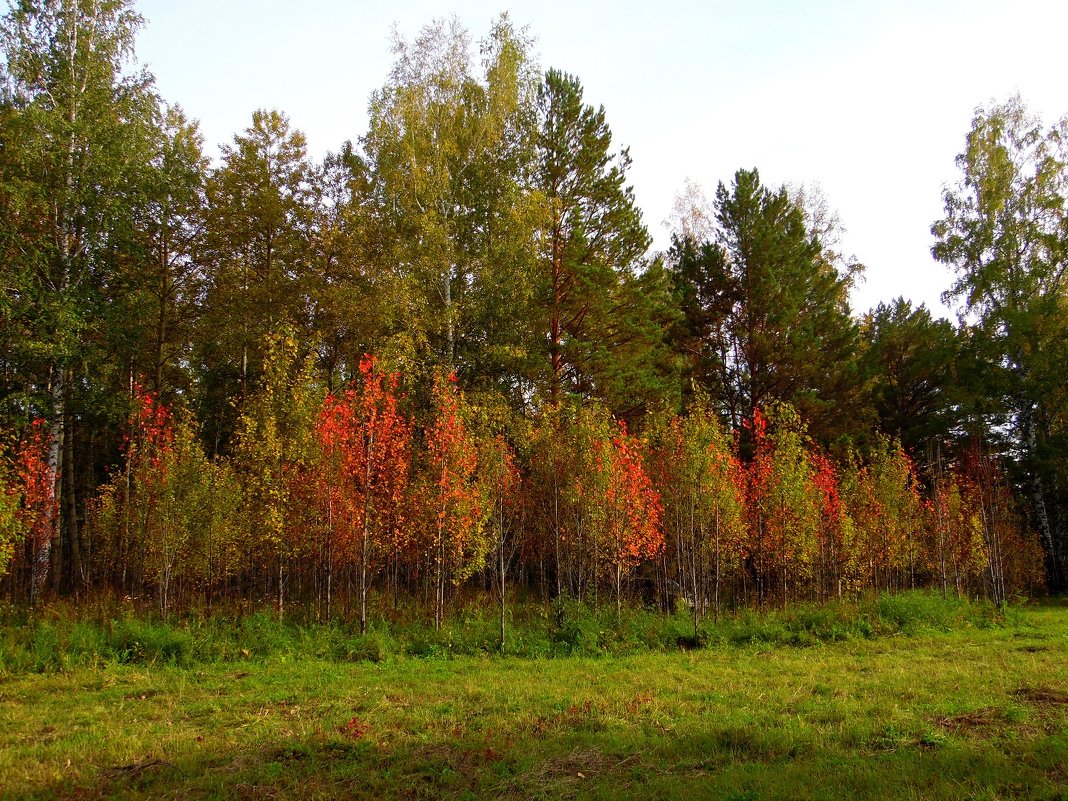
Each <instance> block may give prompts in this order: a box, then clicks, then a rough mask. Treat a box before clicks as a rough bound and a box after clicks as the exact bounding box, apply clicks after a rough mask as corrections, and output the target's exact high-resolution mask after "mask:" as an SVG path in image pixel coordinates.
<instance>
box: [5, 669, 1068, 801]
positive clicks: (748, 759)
mask: <svg viewBox="0 0 1068 801" xmlns="http://www.w3.org/2000/svg"><path fill="white" fill-rule="evenodd" d="M1032 690H1033V688H1032ZM1032 690H1028V691H1027V692H1026V693H1024V691H1023V690H1021V693H1022V694H1023V695H1026V696H1027V697H1026V699H1025V700H1027V701H1028V702H1033V703H1038V702H1040V701H1046V700H1048V699H1047V698H1046V697H1045V696H1043V697H1042V698H1039V697H1038V695H1036V692H1033V691H1032ZM1021 697H1023V696H1021ZM1054 706H1055V709H1054V710H1053V711H1052V713H1051V712H1050V710H1049V709H1048V708H1046V709H1045V713H1046V714H1057V713H1060V712H1061V711H1062V710H1061V708H1060V707H1059V706H1058V705H1056V704H1055V705H1054ZM638 717H639V718H640V721H639V725H633V726H628V727H619V726H616V725H613V723H612V721H611V720H606V719H605V718H604V717H603V716H602V715H601V712H600V711H599V708H598V707H597V705H596V704H593V705H591V704H588V703H587V704H583V705H582V706H577V707H571V708H569V709H566V710H561V711H559V712H556V713H553V714H549V715H541V716H535V717H532V718H524V719H522V720H517V721H516V723H515V725H514V726H512V727H511V728H509V729H507V730H499V731H496V732H483V731H477V730H475V729H474V728H472V729H467V728H464V727H463V726H459V725H458V726H456V727H454V728H453V729H452V730H447V729H446V730H442V729H440V728H438V727H433V728H431V729H428V730H426V731H422V732H404V731H397V730H394V731H384V732H377V731H375V728H374V725H373V724H369V723H367V722H365V721H364V720H362V719H360V718H356V717H353V718H351V719H350V720H347V721H345V720H342V721H340V722H338V723H337V725H336V726H332V727H330V728H323V729H322V730H320V731H319V732H317V733H316V734H314V735H310V736H307V737H304V738H296V739H293V740H277V741H268V742H258V743H253V744H249V745H248V746H244V747H235V748H232V749H229V750H222V749H217V748H216V749H207V748H203V747H202V745H201V744H200V743H190V744H189V746H188V747H187V748H185V749H183V750H182V752H181V753H176V754H172V755H164V756H161V757H147V756H146V758H145V759H144V760H143V761H141V762H135V763H132V764H128V765H117V766H105V767H101V768H100V769H99V770H98V773H97V775H96V776H93V777H87V778H88V779H89V780H88V781H86V782H83V783H82V784H80V785H72V784H57V785H53V786H51V787H47V788H41V791H39V792H31V793H29V794H27V795H24V796H20V797H23V798H49V797H58V798H93V797H97V798H163V797H167V798H221V799H231V798H233V799H250V798H279V799H281V798H378V799H388V798H407V799H441V798H457V799H465V798H466V799H472V798H516V799H518V798H524V799H527V798H536V799H555V798H591V799H593V798H604V799H613V798H616V799H618V798H642V799H645V798H679V799H694V798H710V799H711V798H716V799H764V798H768V799H778V798H782V799H786V798H790V799H793V798H831V799H833V798H843V799H846V798H848V799H893V798H917V797H920V798H936V799H937V798H946V799H955V798H1021V799H1022V798H1027V799H1049V801H1052V800H1053V799H1063V798H1065V797H1066V796H1065V787H1066V786H1068V769H1066V767H1065V765H1066V764H1068V763H1066V761H1065V755H1066V754H1068V727H1066V726H1065V723H1066V721H1065V720H1064V718H1063V716H1062V717H1061V718H1059V723H1057V721H1056V720H1054V723H1055V725H1053V726H1050V727H1046V728H1045V729H1044V730H1043V729H1027V728H1017V729H1014V730H1013V731H1011V732H1008V731H1000V732H997V733H994V735H996V736H994V735H992V733H991V732H990V731H989V730H988V729H987V727H986V726H985V725H984V726H976V727H972V728H974V729H979V730H981V731H980V732H979V733H978V734H977V733H976V731H973V730H971V729H970V728H969V727H968V726H964V725H960V726H958V725H956V724H957V723H959V721H955V720H948V719H947V722H946V725H945V726H944V727H942V728H941V729H939V728H938V727H937V726H935V730H934V731H933V733H931V734H926V735H918V734H917V733H914V732H913V733H910V732H900V731H896V730H893V729H892V727H887V728H886V729H883V730H878V731H868V732H866V733H865V730H864V728H863V727H862V726H861V727H854V728H853V729H850V730H849V732H847V733H844V734H842V735H841V736H828V735H827V734H826V732H824V733H822V734H821V733H819V732H818V731H816V730H813V729H808V730H802V729H798V728H796V727H790V726H788V725H784V726H782V727H776V726H772V727H764V728H761V727H757V726H745V727H730V726H717V725H716V724H715V722H714V721H709V722H708V726H707V728H705V729H704V730H701V731H698V732H690V733H687V734H677V733H674V732H673V731H671V728H670V725H664V724H663V723H661V722H660V721H657V720H656V718H655V716H645V717H642V716H641V715H640V714H639V715H638ZM984 723H985V722H984ZM5 797H7V796H5Z"/></svg>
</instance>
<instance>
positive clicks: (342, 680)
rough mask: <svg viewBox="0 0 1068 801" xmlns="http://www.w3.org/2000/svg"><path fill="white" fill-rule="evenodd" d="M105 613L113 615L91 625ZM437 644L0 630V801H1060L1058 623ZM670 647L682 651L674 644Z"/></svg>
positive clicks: (480, 621)
mask: <svg viewBox="0 0 1068 801" xmlns="http://www.w3.org/2000/svg"><path fill="white" fill-rule="evenodd" d="M112 611H114V610H112ZM527 615H528V616H527V617H526V618H523V619H516V620H515V621H514V625H513V627H512V629H511V631H510V639H509V642H508V644H507V646H506V648H505V652H504V653H503V654H501V653H499V652H498V650H497V647H496V646H495V645H493V644H492V632H493V619H492V615H489V614H487V615H481V614H480V613H478V612H477V610H476V611H472V612H468V613H464V614H458V615H456V617H455V619H453V620H451V622H450V623H449V624H448V625H447V626H446V627H444V628H443V629H442V630H441V631H440V632H434V631H433V629H431V628H429V627H425V626H424V627H420V626H418V625H417V624H415V623H414V622H413V623H410V624H407V625H403V624H394V625H392V626H391V627H390V626H386V625H385V624H379V625H378V626H377V627H373V628H372V631H371V632H370V633H369V634H368V635H366V636H364V637H360V636H356V635H353V634H351V633H349V632H348V631H347V630H346V628H345V627H343V626H340V625H335V626H324V625H317V624H306V625H300V624H297V623H288V624H279V623H276V622H274V621H272V620H270V618H269V617H267V616H265V615H254V616H251V617H248V618H245V619H244V620H243V621H241V622H235V621H234V620H229V621H221V620H218V619H208V620H200V621H197V620H186V621H183V622H180V623H167V624H164V623H161V622H159V621H152V620H150V619H148V618H145V617H143V616H136V615H130V616H128V617H125V618H122V617H120V618H117V619H110V620H103V619H98V620H94V619H92V618H91V617H81V618H76V617H73V616H69V615H64V614H62V613H57V612H53V614H52V615H51V616H49V615H47V614H45V615H41V614H39V615H37V616H34V617H33V618H28V617H26V616H25V613H24V612H18V613H16V612H13V611H10V610H9V611H8V612H7V613H6V618H5V620H4V627H3V630H2V631H3V640H2V641H0V665H2V668H0V670H2V674H0V676H2V678H0V788H2V792H0V795H2V797H3V798H13V799H14V798H19V799H22V798H27V799H28V798H42V799H43V798H164V797H166V798H337V797H346V798H364V797H366V798H428V799H429V798H456V799H465V798H545V799H549V798H621V797H623V798H653V799H655V798H687V799H689V798H717V799H763V798H813V799H816V798H827V799H834V798H843V799H845V798H873V799H874V798H880V799H885V798H902V799H905V798H925V799H928V798H939V799H941V798H944V799H967V798H981V799H997V798H1028V799H1063V798H1068V606H1066V605H1064V604H1063V603H1062V604H1060V605H1056V604H1047V605H1042V606H1034V605H1031V606H1026V607H1010V608H1009V609H1008V610H1007V611H1005V612H1004V613H998V614H995V613H994V611H993V608H992V607H990V606H989V605H985V604H972V603H968V602H963V601H950V602H943V601H942V600H941V598H940V597H937V596H932V595H927V594H920V593H916V594H905V595H899V596H883V597H881V598H878V599H872V600H870V601H868V602H865V603H861V604H830V605H826V606H821V607H815V606H812V607H806V606H798V607H793V608H790V609H788V610H785V611H777V612H769V613H764V614H757V613H753V612H749V613H743V614H739V615H737V616H727V617H725V618H724V619H722V620H721V621H720V623H718V624H716V623H714V622H708V623H706V624H705V625H704V627H703V628H702V632H701V636H700V637H699V638H698V639H696V640H694V639H692V638H687V637H686V636H685V632H686V631H687V630H688V625H689V621H688V619H687V618H686V616H685V615H684V614H681V613H680V614H679V615H677V616H669V617H664V616H661V615H656V614H654V613H651V612H644V611H642V610H638V609H633V610H629V611H628V612H625V613H624V615H623V616H622V617H619V618H617V617H616V616H615V610H614V609H613V610H611V612H600V611H594V610H589V609H587V608H584V607H577V606H575V605H570V606H557V607H550V608H548V609H543V610H542V612H540V613H537V612H535V611H533V610H531V609H529V608H527ZM691 633H692V632H691Z"/></svg>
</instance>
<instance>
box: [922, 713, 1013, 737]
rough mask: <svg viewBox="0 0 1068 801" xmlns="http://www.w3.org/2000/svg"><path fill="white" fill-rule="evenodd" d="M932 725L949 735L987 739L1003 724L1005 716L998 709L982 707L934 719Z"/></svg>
mask: <svg viewBox="0 0 1068 801" xmlns="http://www.w3.org/2000/svg"><path fill="white" fill-rule="evenodd" d="M933 722H934V725H936V726H937V727H938V728H940V729H942V730H943V731H946V732H949V733H950V734H960V735H969V736H973V737H975V736H978V737H984V736H986V737H989V736H991V735H992V734H994V733H995V730H996V729H997V728H999V727H1000V726H1001V725H1002V724H1004V722H1005V715H1004V713H1002V711H1001V710H1000V709H995V708H994V707H984V708H983V709H976V710H974V711H972V712H962V713H961V714H959V715H949V716H946V717H941V718H936V719H935V720H934V721H933Z"/></svg>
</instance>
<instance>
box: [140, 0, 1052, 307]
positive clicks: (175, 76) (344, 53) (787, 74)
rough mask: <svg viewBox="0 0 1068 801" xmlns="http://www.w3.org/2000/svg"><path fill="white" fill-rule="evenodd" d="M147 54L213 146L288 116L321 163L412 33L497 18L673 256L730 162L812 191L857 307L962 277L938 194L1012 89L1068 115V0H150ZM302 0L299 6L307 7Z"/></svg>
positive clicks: (166, 89) (934, 294) (145, 4)
mask: <svg viewBox="0 0 1068 801" xmlns="http://www.w3.org/2000/svg"><path fill="white" fill-rule="evenodd" d="M135 7H136V8H137V10H138V11H139V12H140V13H141V14H142V15H143V16H144V17H145V20H146V23H147V24H146V26H145V28H144V30H143V31H142V32H141V34H140V36H139V38H138V43H137V54H138V57H139V59H140V61H141V62H142V63H144V64H145V65H147V66H148V68H149V69H150V70H151V72H152V73H153V74H154V75H155V77H156V82H157V86H158V88H159V90H160V93H161V94H162V96H163V97H164V99H166V100H167V101H168V102H170V103H177V104H178V105H181V106H182V108H183V109H185V111H186V113H187V114H188V115H190V116H192V117H195V118H197V119H199V120H200V123H201V131H202V132H203V134H204V138H205V142H206V145H207V151H208V153H209V155H212V156H215V155H217V153H218V145H219V144H222V143H226V142H229V141H230V140H231V139H232V137H233V135H234V134H235V133H238V132H240V131H242V130H244V129H245V128H246V127H248V125H249V124H250V123H251V118H252V112H253V111H254V110H255V109H257V108H275V109H279V110H281V111H283V112H285V113H286V114H287V115H288V116H289V118H290V121H291V122H292V124H293V125H294V126H295V127H297V128H299V129H300V130H301V131H303V132H304V133H305V135H306V136H307V139H308V144H309V151H310V153H311V155H312V156H314V157H316V158H318V157H321V156H322V155H323V154H325V153H326V152H327V151H330V150H337V149H338V147H339V146H340V145H341V144H342V143H343V142H345V141H346V140H354V141H356V140H358V139H359V137H360V136H361V135H363V134H364V133H365V131H366V128H367V103H368V100H369V98H370V95H371V92H372V91H374V90H375V89H377V88H379V87H380V86H381V85H382V84H383V83H384V82H385V79H386V77H387V75H388V72H389V69H390V65H391V64H392V54H391V51H390V42H391V35H392V31H393V30H394V28H396V30H397V31H398V33H399V34H400V35H401V36H403V37H404V38H406V39H412V38H414V37H415V36H416V35H417V34H418V32H419V30H420V28H422V27H423V26H424V25H426V24H427V23H428V22H430V21H431V20H432V19H434V18H435V17H452V16H455V17H457V18H458V19H459V20H460V21H461V22H462V23H463V24H464V26H465V27H466V28H467V29H468V30H469V31H470V33H471V35H472V37H473V38H474V39H475V40H476V41H477V40H478V39H479V38H481V37H482V36H484V35H485V34H486V33H487V32H488V31H489V28H490V24H491V22H492V21H493V20H494V19H495V18H496V17H497V16H499V14H500V13H501V12H502V11H507V12H508V14H509V16H510V17H511V20H512V22H513V23H514V24H516V25H517V26H528V32H529V34H530V35H531V36H533V37H534V39H535V47H534V50H535V55H536V57H537V60H538V62H539V64H540V65H541V67H542V68H547V67H556V68H559V69H562V70H565V71H567V72H570V73H573V74H575V75H576V76H578V78H579V79H580V80H581V82H582V84H583V87H584V90H585V99H586V101H587V102H588V103H591V104H593V105H603V106H604V107H605V112H606V118H607V121H608V124H609V126H610V127H611V129H612V132H613V137H614V143H615V145H616V146H617V147H618V146H626V147H629V148H630V154H631V157H632V159H633V166H632V168H631V171H630V173H629V179H630V183H631V184H632V185H633V187H634V193H635V197H636V199H637V202H638V205H639V207H640V208H641V209H642V211H643V214H644V218H645V221H646V224H647V225H648V227H649V230H650V233H651V234H652V235H653V238H654V247H655V248H665V247H666V246H667V244H668V242H669V237H670V230H669V228H668V226H667V224H666V221H667V219H668V217H669V215H670V213H671V209H672V206H673V202H674V198H675V196H676V195H677V194H678V193H679V192H681V191H682V190H683V188H684V186H685V184H686V181H687V180H689V181H692V182H694V183H696V184H698V185H699V186H701V187H702V188H703V189H704V191H705V193H706V194H707V195H708V196H710V197H711V196H712V195H713V194H714V192H715V188H716V186H717V184H718V183H719V182H720V181H723V182H724V183H727V184H729V183H730V181H731V178H732V176H733V175H734V173H735V171H737V170H738V169H740V168H751V167H756V168H757V169H759V170H760V174H761V178H762V179H763V181H764V183H765V184H768V185H771V186H778V185H780V184H782V183H786V182H789V183H792V184H804V185H807V186H811V185H818V186H819V188H820V190H821V191H822V194H823V195H824V196H825V198H826V200H827V202H828V204H829V205H830V207H831V208H832V209H834V210H836V211H837V213H838V215H839V216H840V218H841V222H842V224H843V226H844V228H845V234H844V237H843V243H842V249H843V250H845V251H846V252H847V253H848V254H853V255H855V256H856V257H857V258H858V259H859V260H860V261H861V262H862V263H863V264H865V265H866V266H867V270H866V272H865V277H864V280H863V281H862V282H861V283H860V284H859V285H858V286H857V287H856V288H855V289H854V291H853V294H852V298H851V299H852V302H853V306H854V309H855V310H856V311H858V312H861V313H863V312H865V311H867V310H868V309H869V308H871V307H873V306H874V305H876V304H877V303H879V302H883V301H889V300H891V299H893V298H896V297H897V296H899V295H902V296H904V297H906V298H908V299H910V300H912V301H913V302H914V303H916V304H919V303H926V304H927V306H928V308H930V309H931V310H932V312H934V313H935V314H941V315H949V314H950V312H951V311H952V309H951V308H950V307H946V306H944V305H943V304H942V302H941V293H942V292H943V291H944V290H945V289H946V288H947V287H948V286H949V284H950V282H951V280H952V273H951V271H950V269H949V268H947V267H946V266H944V265H941V264H939V263H937V262H935V261H934V260H933V259H932V258H931V255H930V248H931V244H932V242H933V239H932V237H931V234H930V227H931V224H932V223H933V222H934V221H935V220H937V219H939V218H940V217H941V215H942V193H943V189H944V187H945V186H946V185H947V184H952V183H954V182H955V181H957V180H958V178H959V173H958V171H957V169H956V166H955V164H954V158H955V156H956V154H957V153H959V152H960V151H961V149H962V148H963V145H964V138H965V136H966V134H967V132H968V130H969V128H970V126H971V120H972V118H973V116H974V113H975V109H976V107H978V106H990V105H991V104H994V103H1001V102H1004V101H1005V100H1006V99H1008V98H1009V97H1010V96H1011V95H1013V94H1015V93H1019V94H1020V95H1021V96H1022V98H1023V100H1024V102H1025V103H1026V104H1027V105H1028V107H1029V108H1030V109H1031V111H1032V112H1034V113H1036V114H1038V115H1039V116H1040V117H1041V118H1042V119H1043V120H1044V121H1045V122H1046V123H1052V122H1053V121H1054V119H1056V118H1058V117H1060V116H1062V115H1064V114H1066V113H1068V93H1066V86H1068V84H1066V83H1065V74H1066V73H1065V65H1064V44H1063V32H1064V31H1065V30H1066V29H1068V3H1064V2H1063V0H1060V1H1057V0H1016V1H1015V2H1013V3H1012V4H1011V10H1010V4H1009V3H1007V2H1004V1H1002V2H994V1H993V0H895V2H874V1H869V0H807V1H806V2H786V0H778V1H777V2H771V0H752V1H750V2H745V1H744V0H735V2H717V1H716V0H711V1H710V0H705V2H671V0H658V1H657V0H654V1H653V2H650V1H649V0H646V1H645V2H640V3H639V2H632V1H631V0H617V2H615V3H612V4H605V3H591V2H583V0H536V2H528V1H527V0H522V1H521V2H520V1H516V2H510V3H507V4H505V0H492V1H489V2H485V1H484V0H465V1H464V2H460V0H456V2H455V3H454V4H453V5H451V6H449V5H444V4H441V3H435V2H425V1H423V0H411V1H409V0H394V2H378V3H369V2H366V1H365V0H348V1H347V2H346V1H345V0H303V2H301V3H299V4H297V3H293V2H291V0H181V1H180V2H176V0H140V2H136V3H135ZM298 9H299V10H298Z"/></svg>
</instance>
